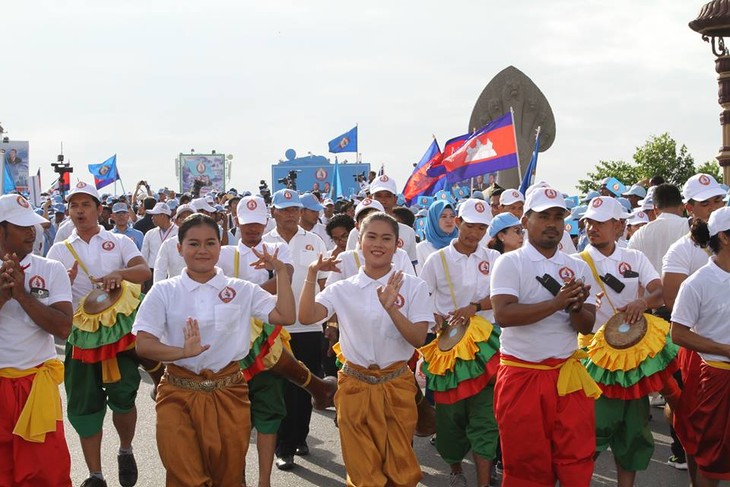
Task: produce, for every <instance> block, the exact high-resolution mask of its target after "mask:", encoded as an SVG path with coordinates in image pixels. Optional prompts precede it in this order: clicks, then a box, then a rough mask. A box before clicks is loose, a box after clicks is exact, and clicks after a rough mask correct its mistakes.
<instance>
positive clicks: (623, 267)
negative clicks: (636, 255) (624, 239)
mask: <svg viewBox="0 0 730 487" xmlns="http://www.w3.org/2000/svg"><path fill="white" fill-rule="evenodd" d="M630 270H631V264H629V263H628V262H621V263H620V264H619V265H618V271H619V273H620V274H626V272H627V271H630Z"/></svg>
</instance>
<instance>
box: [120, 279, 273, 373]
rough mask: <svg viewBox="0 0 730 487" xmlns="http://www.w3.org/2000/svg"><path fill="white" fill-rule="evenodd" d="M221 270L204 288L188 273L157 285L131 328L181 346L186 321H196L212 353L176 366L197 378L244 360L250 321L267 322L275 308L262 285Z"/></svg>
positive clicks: (147, 297) (271, 298) (181, 362)
mask: <svg viewBox="0 0 730 487" xmlns="http://www.w3.org/2000/svg"><path fill="white" fill-rule="evenodd" d="M217 271H218V272H217V274H216V275H215V276H214V277H213V278H212V279H211V280H209V281H208V282H206V283H200V282H196V281H193V280H192V279H190V277H189V276H188V274H187V271H186V270H184V271H183V273H182V274H181V275H180V276H176V277H172V278H170V279H166V280H164V281H160V282H158V283H156V284H155V285H154V286H152V289H150V291H149V293H147V295H146V296H145V298H144V300H143V301H142V304H141V305H140V307H139V310H138V311H137V317H136V318H135V320H134V325H133V327H132V332H133V333H134V334H135V335H136V334H138V333H139V332H140V331H145V332H147V333H150V334H151V335H154V336H156V337H157V338H159V339H160V342H162V343H163V344H165V345H170V346H174V347H182V346H183V345H184V344H185V337H184V334H183V328H184V327H185V325H186V320H187V319H188V317H192V318H195V319H196V320H198V326H199V328H200V339H201V340H200V342H201V344H203V345H210V349H208V350H206V351H205V352H203V353H201V354H200V355H198V356H197V357H189V358H185V359H182V360H176V361H174V362H173V363H174V364H175V365H179V366H180V367H185V368H186V369H188V370H191V371H193V372H195V373H196V374H199V373H200V372H201V371H202V370H205V369H208V370H211V371H212V372H218V371H220V370H221V369H223V368H224V367H226V366H227V365H228V364H229V363H231V362H233V361H237V360H240V359H242V358H244V357H245V356H246V355H247V354H248V351H249V348H250V345H251V318H252V317H253V318H258V319H260V320H264V321H268V319H269V314H270V313H271V312H272V311H273V310H274V308H275V307H276V297H275V296H272V295H271V294H269V293H267V292H266V291H264V290H263V289H261V288H260V287H259V286H257V285H255V284H253V283H250V282H247V281H244V280H242V279H234V278H230V277H226V276H224V275H223V271H221V270H220V269H218V270H217Z"/></svg>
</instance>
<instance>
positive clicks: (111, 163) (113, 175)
mask: <svg viewBox="0 0 730 487" xmlns="http://www.w3.org/2000/svg"><path fill="white" fill-rule="evenodd" d="M89 172H90V173H91V175H92V176H94V185H95V186H96V189H101V188H103V187H104V186H107V185H109V184H112V183H113V182H114V181H116V180H117V179H120V178H119V171H117V155H116V154H114V155H113V156H111V157H110V158H109V159H107V160H106V161H104V162H102V163H100V164H89Z"/></svg>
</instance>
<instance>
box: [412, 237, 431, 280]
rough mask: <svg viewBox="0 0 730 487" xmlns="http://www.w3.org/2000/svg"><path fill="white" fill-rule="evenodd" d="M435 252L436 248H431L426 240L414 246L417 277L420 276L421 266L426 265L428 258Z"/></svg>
mask: <svg viewBox="0 0 730 487" xmlns="http://www.w3.org/2000/svg"><path fill="white" fill-rule="evenodd" d="M434 252H436V247H434V246H433V244H432V243H431V242H429V241H428V240H421V241H420V242H418V244H417V245H416V256H417V257H418V262H417V263H416V274H418V275H419V276H420V275H421V269H423V264H425V263H426V259H428V256H429V255H431V254H433V253H434Z"/></svg>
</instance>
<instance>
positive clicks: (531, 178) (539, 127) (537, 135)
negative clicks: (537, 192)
mask: <svg viewBox="0 0 730 487" xmlns="http://www.w3.org/2000/svg"><path fill="white" fill-rule="evenodd" d="M541 130H542V126H541V125H538V126H537V130H535V144H536V145H535V149H536V150H537V152H540V147H538V146H537V139H538V138H540V131H541ZM535 157H537V154H535ZM535 160H536V161H537V159H535ZM536 174H537V163H535V172H534V173H533V174H531V175H530V176H528V177H529V178H530V183H532V182H533V178H534V176H535V175H536Z"/></svg>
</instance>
